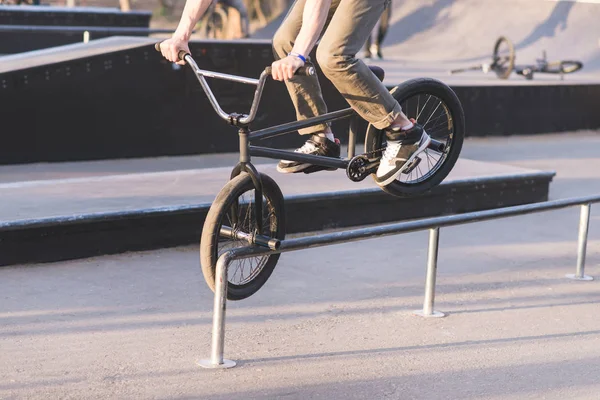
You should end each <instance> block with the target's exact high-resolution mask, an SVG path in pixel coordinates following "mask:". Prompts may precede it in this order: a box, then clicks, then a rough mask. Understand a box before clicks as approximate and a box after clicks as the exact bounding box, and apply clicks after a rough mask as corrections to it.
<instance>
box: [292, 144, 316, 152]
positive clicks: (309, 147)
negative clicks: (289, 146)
mask: <svg viewBox="0 0 600 400" xmlns="http://www.w3.org/2000/svg"><path fill="white" fill-rule="evenodd" d="M316 149H317V146H315V144H314V143H312V142H306V143H304V144H303V145H302V147H300V148H299V149H296V152H298V153H304V154H308V153H311V152H313V151H315V150H316Z"/></svg>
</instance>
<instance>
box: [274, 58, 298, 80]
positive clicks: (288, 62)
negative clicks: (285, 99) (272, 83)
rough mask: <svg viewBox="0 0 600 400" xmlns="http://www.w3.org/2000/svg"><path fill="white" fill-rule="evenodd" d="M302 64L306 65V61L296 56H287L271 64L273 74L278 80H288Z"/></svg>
mask: <svg viewBox="0 0 600 400" xmlns="http://www.w3.org/2000/svg"><path fill="white" fill-rule="evenodd" d="M302 66H304V61H302V60H301V59H299V58H298V57H295V56H287V57H286V58H282V59H281V60H278V61H275V62H274V63H273V64H272V65H271V76H272V77H273V79H275V80H277V81H283V80H286V81H287V80H288V79H291V78H292V76H294V73H295V72H296V70H297V69H298V68H300V67H302Z"/></svg>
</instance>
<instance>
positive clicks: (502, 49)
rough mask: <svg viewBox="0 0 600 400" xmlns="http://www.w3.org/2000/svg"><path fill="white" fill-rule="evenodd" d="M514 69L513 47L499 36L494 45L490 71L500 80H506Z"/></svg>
mask: <svg viewBox="0 0 600 400" xmlns="http://www.w3.org/2000/svg"><path fill="white" fill-rule="evenodd" d="M514 67H515V47H514V46H513V43H512V42H511V41H510V40H509V39H508V38H506V37H504V36H500V37H499V38H498V40H496V44H494V55H493V59H492V65H491V69H492V70H493V71H494V72H495V73H496V75H497V76H498V78H500V79H508V77H509V76H510V73H511V72H512V70H513V68H514Z"/></svg>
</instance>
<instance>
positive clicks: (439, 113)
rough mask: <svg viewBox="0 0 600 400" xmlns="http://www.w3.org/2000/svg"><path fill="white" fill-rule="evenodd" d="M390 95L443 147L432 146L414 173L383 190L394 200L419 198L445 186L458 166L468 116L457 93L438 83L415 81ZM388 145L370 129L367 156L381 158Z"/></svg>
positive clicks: (376, 132) (397, 88)
mask: <svg viewBox="0 0 600 400" xmlns="http://www.w3.org/2000/svg"><path fill="white" fill-rule="evenodd" d="M391 93H392V96H394V98H395V99H396V100H397V101H398V103H399V104H400V106H401V107H402V111H403V112H404V113H405V114H406V115H407V116H408V117H409V118H414V119H415V120H417V122H418V123H419V124H421V125H422V126H423V128H424V129H425V131H426V132H427V134H428V135H429V136H430V137H431V138H432V139H434V140H435V141H436V142H437V143H438V144H439V145H440V146H437V145H430V146H429V148H427V149H425V151H423V153H421V154H420V155H419V158H420V160H421V161H420V162H419V163H418V164H417V165H416V166H415V167H414V168H413V169H411V170H410V171H407V172H405V173H402V174H400V176H399V177H398V178H397V179H396V180H395V181H393V182H392V183H390V184H389V185H387V186H385V187H382V189H383V190H384V191H385V192H387V193H389V194H392V195H394V196H400V197H408V196H416V195H419V194H422V193H424V192H426V191H428V190H430V189H431V188H433V187H434V186H436V185H438V184H439V183H440V182H442V181H443V180H444V179H445V178H446V177H447V176H448V174H449V173H450V171H451V170H452V168H453V167H454V164H456V160H457V159H458V156H459V155H460V151H461V149H462V144H463V139H464V136H465V116H464V112H463V109H462V105H461V104H460V101H459V100H458V97H457V96H456V94H455V93H454V91H453V90H452V89H450V87H448V86H447V85H445V84H444V83H442V82H440V81H438V80H436V79H430V78H420V79H412V80H409V81H406V82H404V83H403V84H401V85H399V86H396V87H395V88H394V89H392V91H391ZM385 143H386V139H385V134H384V132H383V131H382V130H379V129H376V128H375V127H373V125H369V127H368V128H367V134H366V137H365V153H372V154H377V153H379V156H381V154H382V153H383V151H384V149H385ZM373 178H375V175H373Z"/></svg>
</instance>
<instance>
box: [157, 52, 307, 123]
mask: <svg viewBox="0 0 600 400" xmlns="http://www.w3.org/2000/svg"><path fill="white" fill-rule="evenodd" d="M154 49H155V50H156V51H158V52H160V43H156V44H155V45H154ZM177 58H178V59H179V60H180V61H185V62H186V64H188V65H189V66H190V67H191V68H192V70H193V71H194V73H195V74H196V78H198V81H199V82H200V84H201V85H202V89H204V92H205V93H206V95H207V96H208V99H209V100H210V104H211V105H212V106H213V108H214V110H215V111H216V112H217V114H218V115H219V116H220V117H221V118H223V119H224V120H225V121H231V119H232V116H233V115H232V114H227V113H226V112H225V111H223V109H222V108H221V106H220V105H219V102H218V101H217V99H216V98H215V95H214V94H213V92H212V90H210V87H209V86H208V83H207V82H206V79H204V77H209V78H216V79H225V80H228V81H233V82H240V83H245V84H249V85H255V86H256V91H255V92H254V99H253V100H252V106H251V107H250V112H249V113H248V115H244V116H242V117H241V118H239V119H238V121H239V123H241V124H242V125H246V124H249V123H250V122H252V121H253V120H254V118H255V117H256V112H257V111H258V103H259V102H260V98H261V97H262V92H263V89H264V86H265V80H266V79H267V76H270V75H271V72H272V68H271V67H270V66H268V67H266V68H265V69H264V71H263V72H262V73H261V74H260V78H259V79H253V78H246V77H243V76H237V75H230V74H222V73H220V72H212V71H205V70H201V69H200V68H198V65H197V64H196V62H195V61H194V59H193V58H192V56H191V54H189V53H188V52H186V51H185V50H180V51H179V52H178V53H177ZM314 74H315V68H314V67H312V66H308V67H300V68H298V70H296V72H295V73H294V75H299V76H312V75H314Z"/></svg>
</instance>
